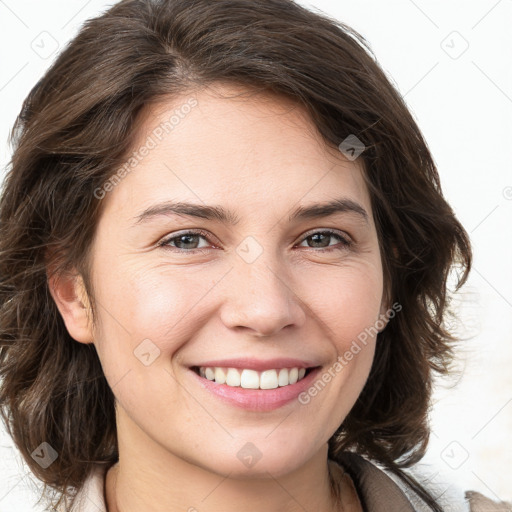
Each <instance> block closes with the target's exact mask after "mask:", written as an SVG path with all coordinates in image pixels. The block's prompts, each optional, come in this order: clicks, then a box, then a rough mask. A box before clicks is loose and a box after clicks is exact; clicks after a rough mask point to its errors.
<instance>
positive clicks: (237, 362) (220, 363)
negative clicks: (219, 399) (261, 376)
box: [193, 357, 318, 372]
mask: <svg viewBox="0 0 512 512" xmlns="http://www.w3.org/2000/svg"><path fill="white" fill-rule="evenodd" d="M193 366H197V367H200V366H203V367H206V366H208V367H210V368H213V367H219V368H238V369H247V370H256V371H259V372H262V371H265V370H273V369H278V368H313V367H316V366H318V365H316V364H314V363H311V362H310V361H303V360H301V359H293V358H290V357H279V358H276V359H265V360H263V359H253V358H248V357H238V358H234V359H222V360H220V359H218V360H215V361H203V362H202V363H198V364H195V365H193Z"/></svg>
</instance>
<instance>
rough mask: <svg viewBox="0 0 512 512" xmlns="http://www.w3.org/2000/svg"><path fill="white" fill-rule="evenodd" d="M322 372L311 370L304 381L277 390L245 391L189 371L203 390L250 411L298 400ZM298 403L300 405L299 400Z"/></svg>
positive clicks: (276, 406) (269, 409)
mask: <svg viewBox="0 0 512 512" xmlns="http://www.w3.org/2000/svg"><path fill="white" fill-rule="evenodd" d="M320 370H321V368H320V367H317V368H315V369H313V370H311V372H310V373H308V374H307V375H306V376H305V377H304V378H303V379H301V380H299V381H297V382H296V383H295V384H289V385H288V386H283V387H278V388H275V389H245V388H242V387H232V386H228V385H227V384H217V383H216V382H215V381H211V380H208V379H206V378H204V377H201V376H200V375H198V374H197V373H196V372H195V371H194V370H192V369H189V371H190V373H192V375H193V376H194V377H195V378H196V379H197V380H198V382H199V384H200V386H201V387H202V388H204V389H206V390H207V391H209V392H211V393H212V394H214V395H216V396H217V397H219V398H220V399H221V400H222V401H223V402H225V403H228V404H230V405H234V406H236V407H239V408H241V409H246V410H249V411H272V410H274V409H278V408H279V407H283V406H284V405H286V404H288V403H290V402H292V401H294V400H297V397H298V396H299V395H300V394H301V393H302V392H303V391H305V390H306V389H307V388H308V387H309V386H311V384H312V382H313V380H314V379H315V377H316V375H317V374H318V373H319V371H320ZM297 403H299V401H298V400H297Z"/></svg>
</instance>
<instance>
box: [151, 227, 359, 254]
mask: <svg viewBox="0 0 512 512" xmlns="http://www.w3.org/2000/svg"><path fill="white" fill-rule="evenodd" d="M317 234H322V235H329V236H334V237H336V238H338V239H339V240H340V241H341V244H342V247H330V248H319V249H318V251H317V252H332V251H343V250H347V249H349V248H351V247H352V245H353V242H352V240H349V239H348V238H345V237H344V236H342V235H341V234H340V233H338V232H337V231H332V230H328V229H326V230H318V231H313V232H310V233H306V235H305V236H304V237H303V238H302V240H301V243H302V242H303V241H304V240H306V239H307V238H310V237H312V236H313V235H317ZM186 235H193V236H194V235H200V236H202V237H204V238H206V239H207V240H208V241H209V234H208V233H207V232H206V231H202V230H190V231H183V232H182V233H179V234H178V235H174V236H172V237H167V238H164V239H163V240H161V241H160V242H158V247H162V248H163V249H166V250H173V251H177V252H183V253H192V254H197V253H200V254H206V253H207V252H208V250H209V249H205V248H200V249H190V250H187V249H179V248H178V247H172V246H170V245H168V244H169V243H170V242H172V241H173V240H176V239H178V238H181V237H183V236H186ZM308 249H315V248H314V247H308Z"/></svg>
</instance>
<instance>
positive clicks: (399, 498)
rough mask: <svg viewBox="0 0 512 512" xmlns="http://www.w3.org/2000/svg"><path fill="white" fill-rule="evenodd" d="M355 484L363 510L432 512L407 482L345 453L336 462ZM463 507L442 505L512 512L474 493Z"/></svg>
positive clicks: (462, 511)
mask: <svg viewBox="0 0 512 512" xmlns="http://www.w3.org/2000/svg"><path fill="white" fill-rule="evenodd" d="M330 462H332V463H335V464H338V465H339V466H340V467H341V469H342V470H344V471H346V472H347V473H348V474H349V476H350V477H351V478H352V480H353V482H354V486H355V488H356V490H357V492H358V495H359V498H360V500H361V502H362V504H363V507H364V509H365V510H367V511H368V512H387V511H389V510H393V511H397V512H398V511H400V512H402V511H403V512H420V511H421V512H423V511H430V510H431V508H430V507H428V506H427V505H426V504H425V502H423V500H421V499H420V498H419V497H418V496H417V495H416V493H415V492H414V491H413V490H412V489H411V488H409V487H408V486H407V485H406V484H405V483H404V482H402V481H401V480H399V479H398V477H395V476H394V475H391V474H390V473H389V474H388V472H387V471H385V470H384V469H381V468H380V467H378V466H377V465H376V464H375V463H373V462H371V461H369V460H368V459H366V458H364V457H362V456H361V455H358V454H356V453H353V452H343V453H342V454H340V455H339V456H338V457H337V458H336V460H332V461H331V460H330ZM458 501H459V503H452V502H450V503H441V505H442V506H443V508H445V510H447V511H450V512H455V511H456V512H512V504H511V503H507V502H499V503H498V502H495V501H492V500H491V499H489V498H486V497H485V496H483V495H482V494H480V493H478V492H474V491H468V492H466V493H465V499H461V500H458Z"/></svg>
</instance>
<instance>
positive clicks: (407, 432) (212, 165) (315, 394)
mask: <svg viewBox="0 0 512 512" xmlns="http://www.w3.org/2000/svg"><path fill="white" fill-rule="evenodd" d="M13 138H14V141H15V144H16V147H15V151H14V154H13V158H12V165H11V169H10V172H9V173H8V175H7V178H6V182H5V188H4V191H3V195H2V197H1V201H0V223H1V224H0V229H1V237H0V240H1V241H0V254H1V258H0V283H1V288H0V293H1V308H2V309H1V316H0V319H1V320H0V325H1V339H2V347H1V366H0V368H1V375H2V378H3V383H2V387H1V390H0V401H1V404H2V415H3V418H4V422H5V423H6V426H7V427H8V429H9V432H10V434H11V435H12V437H13V439H14V441H15V442H16V445H17V446H18V448H19V449H20V451H21V453H22V454H23V456H24V458H25V460H26V461H27V463H28V464H29V466H30V468H31V470H32V471H33V473H34V474H35V475H36V476H37V477H38V478H39V479H41V481H43V482H44V483H45V484H47V485H48V486H49V487H50V488H52V489H55V490H56V491H57V493H58V494H57V498H56V499H55V502H53V503H52V506H55V507H56V508H58V509H59V510H66V511H68V510H74V511H87V510H100V511H108V512H119V511H122V512H132V511H140V510H144V511H149V510H154V511H160V510H166V511H171V510H172V511H174V510H188V511H194V510H199V511H201V510H208V511H218V510H223V511H230V510H235V509H236V510H240V509H243V510H261V509H264V510H268V511H274V510H275V511H277V510H286V511H290V512H292V511H295V510H316V511H320V512H325V511H334V510H344V511H363V510H370V511H380V510H386V511H388V510H420V509H421V507H422V506H423V507H427V508H428V509H429V510H435V511H440V510H443V508H442V504H440V503H439V502H438V501H437V500H436V498H435V497H434V490H432V489H427V488H426V486H424V485H422V484H421V483H420V482H418V481H416V480H415V479H414V478H413V477H412V476H410V475H409V474H408V473H407V472H405V471H404V468H407V467H410V466H412V465H413V464H415V463H416V462H417V461H419V460H420V459H421V458H422V456H423V454H424V453H425V450H426V446H427V443H428V435H429V428H428V424H427V411H428V407H429V400H430V394H431V386H432V378H433V374H434V372H438V373H446V372H447V371H448V368H449V362H450V359H451V357H452V355H453V354H452V342H453V341H455V340H454V338H453V337H452V336H451V335H450V333H449V332H447V330H445V328H444V324H443V318H444V315H445V313H446V311H447V306H448V305H449V296H448V293H447V289H446V279H447V275H448V272H449V270H450V269H451V268H452V266H453V265H454V264H458V265H460V266H461V268H462V274H461V277H460V280H459V283H458V287H460V286H462V284H464V282H465V281H466V279H467V275H468V273H469V270H470V268H471V248H470V243H469V238H468V235H467V233H466V232H465V230H464V228H463V227H462V226H461V224H460V223H459V222H458V220H457V219H456V217H455V215H454V214H453V211H452V209H451V208H450V206H449V205H448V204H447V203H446V201H445V199H444V197H443V195H442V193H441V188H440V184H439V177H438V174H437V171H436V168H435V165H434V163H433V160H432V157H431V155H430V153H429V150H428V148H427V145H426V143H425V141H424V140H423V137H422V135H421V133H420V131H419V129H418V127H417V126H416V124H415V122H414V120H413V118H412V117H411V115H410V113H409V112H408V110H407V108H406V106H405V104H404V102H403V100H402V99H401V97H400V95H399V94H398V93H397V91H396V90H395V89H394V88H393V86H392V85H391V84H390V83H389V81H388V80H387V78H386V77H385V75H384V73H383V72H382V70H381V69H380V67H379V66H378V65H377V63H376V62H375V61H374V59H373V58H372V56H371V53H370V52H369V49H368V48H367V47H366V46H365V42H364V40H363V39H362V38H361V36H359V35H358V34H357V33H356V32H354V31H353V30H351V29H350V28H349V27H347V26H345V25H343V24H341V23H339V22H335V21H333V20H330V19H328V18H326V17H322V16H320V15H319V14H313V13H312V12H310V11H308V10H306V9H305V8H302V7H300V6H298V5H296V4H295V3H293V2H291V1H289V0H258V1H257V2H254V1H253V0H251V1H249V0H230V1H214V2H212V1H207V0H199V1H194V2H189V1H185V0H169V1H151V0H125V1H122V2H119V3H118V4H117V5H115V6H114V7H112V8H111V9H110V10H109V11H107V12H106V13H105V14H103V15H102V16H100V17H98V18H96V19H93V20H90V21H88V22H87V23H86V24H85V26H84V28H83V29H82V30H81V32H80V33H79V34H78V36H77V37H76V38H75V39H74V40H73V41H72V42H71V44H70V45H69V46H68V47H67V48H66V49H65V50H64V51H63V52H62V54H61V55H60V56H59V58H58V59H57V60H56V62H55V63H54V64H53V66H52V67H51V69H50V70H49V71H48V72H47V74H46V75H45V76H44V77H43V79H42V80H41V81H40V82H39V83H38V84H37V85H36V86H35V87H34V89H33V90H32V91H31V93H30V95H29V97H28V98H27V99H26V101H25V103H24V105H23V109H22V112H21V114H20V116H19V118H18V120H17V122H16V125H15V127H14V130H13ZM378 466H380V467H381V468H382V469H379V468H378ZM385 469H387V471H384V470H385ZM390 475H394V476H395V477H396V478H394V479H392V478H391V476H390ZM395 480H397V481H399V482H400V483H396V482H395ZM73 490H75V491H78V492H79V494H78V496H77V497H76V498H75V499H73V496H74V492H73ZM68 495H69V496H68ZM472 496H473V497H474V499H473V500H472V510H485V508H482V507H480V506H478V504H477V500H481V501H483V502H484V504H485V503H487V505H489V506H491V505H492V506H495V507H499V505H498V504H492V503H491V502H490V501H489V500H486V499H485V498H483V497H482V496H477V495H472ZM68 497H69V498H71V499H67V498H68ZM484 506H485V505H484ZM502 509H503V510H507V508H506V505H505V504H503V508H502Z"/></svg>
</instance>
